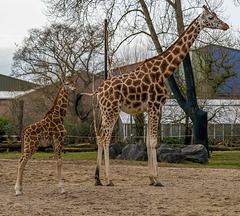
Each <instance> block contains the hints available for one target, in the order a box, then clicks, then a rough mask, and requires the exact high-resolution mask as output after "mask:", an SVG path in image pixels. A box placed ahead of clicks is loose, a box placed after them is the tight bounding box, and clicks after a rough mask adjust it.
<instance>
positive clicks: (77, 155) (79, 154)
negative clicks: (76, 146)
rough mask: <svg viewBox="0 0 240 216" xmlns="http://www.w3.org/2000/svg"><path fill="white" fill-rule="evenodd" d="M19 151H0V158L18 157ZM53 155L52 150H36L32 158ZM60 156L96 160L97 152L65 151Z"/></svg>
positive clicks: (44, 157) (19, 155)
mask: <svg viewBox="0 0 240 216" xmlns="http://www.w3.org/2000/svg"><path fill="white" fill-rule="evenodd" d="M21 155H22V154H21V153H19V152H3V153H0V157H1V158H20V157H21ZM52 156H54V153H53V152H36V153H35V154H34V155H33V156H32V158H39V159H47V158H50V157H52ZM62 158H63V159H67V160H69V159H70V160H96V159H97V152H66V153H65V154H64V153H62Z"/></svg>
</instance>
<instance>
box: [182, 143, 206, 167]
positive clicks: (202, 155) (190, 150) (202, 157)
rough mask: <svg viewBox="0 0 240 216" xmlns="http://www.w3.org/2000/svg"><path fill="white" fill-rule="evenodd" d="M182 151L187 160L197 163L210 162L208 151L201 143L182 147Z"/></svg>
mask: <svg viewBox="0 0 240 216" xmlns="http://www.w3.org/2000/svg"><path fill="white" fill-rule="evenodd" d="M181 152H182V153H183V154H184V155H185V157H186V158H185V159H186V160H189V161H192V162H197V163H207V162H208V152H207V150H206V148H205V147H204V146H203V145H201V144H197V145H189V146H186V147H185V148H182V149H181Z"/></svg>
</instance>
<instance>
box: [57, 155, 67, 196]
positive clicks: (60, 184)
mask: <svg viewBox="0 0 240 216" xmlns="http://www.w3.org/2000/svg"><path fill="white" fill-rule="evenodd" d="M57 171H58V186H59V187H60V191H61V194H65V193H66V191H65V189H64V185H63V181H62V159H61V158H58V159H57Z"/></svg>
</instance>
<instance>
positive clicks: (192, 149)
mask: <svg viewBox="0 0 240 216" xmlns="http://www.w3.org/2000/svg"><path fill="white" fill-rule="evenodd" d="M157 158H158V161H161V162H167V163H179V162H181V161H183V160H189V161H192V162H197V163H207V162H208V153H207V150H206V148H205V147H204V146H203V145H200V144H199V145H188V146H180V147H173V146H170V145H161V146H160V147H159V148H158V149H157Z"/></svg>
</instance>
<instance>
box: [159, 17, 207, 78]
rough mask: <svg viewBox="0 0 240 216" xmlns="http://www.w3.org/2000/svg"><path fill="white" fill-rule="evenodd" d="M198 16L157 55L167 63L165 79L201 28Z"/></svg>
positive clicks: (184, 54) (183, 55) (178, 63)
mask: <svg viewBox="0 0 240 216" xmlns="http://www.w3.org/2000/svg"><path fill="white" fill-rule="evenodd" d="M199 17H200V16H198V17H197V18H196V19H195V20H193V22H192V23H191V24H190V25H189V26H188V27H187V29H186V30H185V31H184V32H183V33H182V34H181V35H180V36H179V38H178V39H177V40H176V41H175V42H174V43H173V44H172V45H171V46H170V47H169V48H168V49H167V50H166V51H165V52H163V53H162V54H160V55H159V56H162V57H163V62H164V60H165V61H166V63H167V64H169V66H168V68H167V70H165V72H164V73H163V74H164V78H165V80H167V79H168V78H169V77H170V76H171V75H172V74H173V72H174V71H175V70H176V69H177V67H178V66H179V65H180V63H181V62H182V61H183V59H184V58H185V57H186V55H187V53H188V52H189V50H190V47H191V46H192V44H193V43H194V41H195V40H196V38H197V36H198V35H199V33H200V31H201V30H202V26H201V25H200V22H199ZM163 62H162V64H163ZM163 65H164V64H163Z"/></svg>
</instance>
